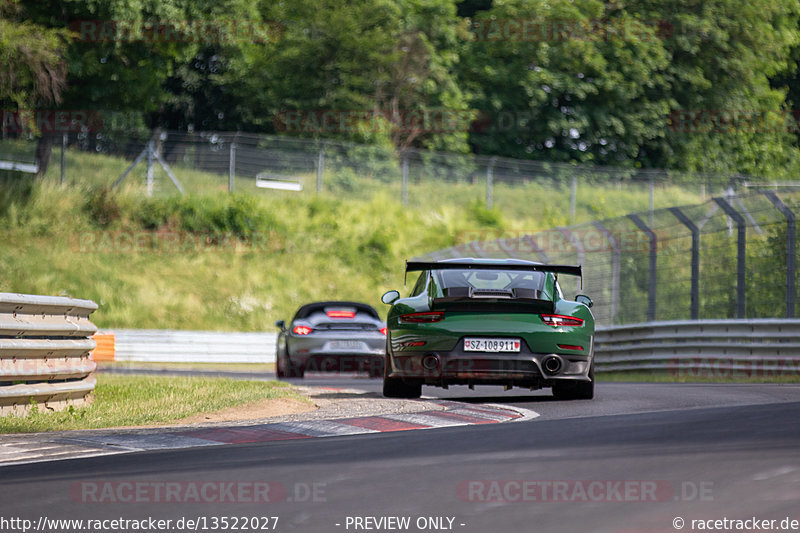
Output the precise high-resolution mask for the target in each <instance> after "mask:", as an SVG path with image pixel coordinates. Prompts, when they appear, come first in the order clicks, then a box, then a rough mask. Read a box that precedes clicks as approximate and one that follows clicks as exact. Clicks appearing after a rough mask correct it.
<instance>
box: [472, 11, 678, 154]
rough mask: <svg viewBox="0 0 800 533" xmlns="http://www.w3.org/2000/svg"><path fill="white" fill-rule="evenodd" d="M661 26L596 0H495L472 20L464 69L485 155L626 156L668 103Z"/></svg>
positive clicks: (655, 131) (660, 129)
mask: <svg viewBox="0 0 800 533" xmlns="http://www.w3.org/2000/svg"><path fill="white" fill-rule="evenodd" d="M658 30H659V29H658V28H657V27H655V26H653V25H649V24H647V23H646V22H644V21H640V20H638V19H637V18H635V17H633V16H631V15H630V14H628V13H626V12H625V11H623V10H621V9H619V8H617V7H615V4H605V3H603V2H599V1H593V0H586V1H582V2H572V1H567V0H556V1H554V2H553V1H544V0H541V1H532V2H529V1H521V0H512V1H508V2H502V3H499V2H498V3H495V5H494V7H493V8H492V9H491V10H489V11H485V12H480V13H479V14H478V15H476V17H475V18H474V19H472V20H471V31H472V35H473V38H472V40H471V41H470V42H468V43H467V44H466V45H465V47H464V51H463V52H462V57H463V58H464V59H463V60H462V67H461V71H460V72H461V77H462V79H463V80H464V82H465V84H466V86H467V87H468V90H469V92H470V94H472V95H473V98H472V100H471V104H472V106H473V107H475V108H477V109H479V110H480V111H479V112H480V115H481V120H479V121H478V122H477V123H476V125H475V128H474V129H473V131H472V132H471V134H470V143H471V144H472V146H473V149H474V150H475V151H476V152H478V153H482V154H492V155H503V156H511V157H518V158H526V159H543V160H550V161H577V162H594V163H598V164H616V165H619V164H623V165H626V164H627V165H632V164H633V162H634V161H635V160H636V158H637V157H639V147H640V146H641V145H642V144H644V143H645V142H648V141H650V140H652V139H658V138H663V137H664V136H665V132H664V129H665V128H664V125H663V123H664V117H665V116H666V115H667V112H668V110H669V103H668V97H667V95H666V94H665V93H666V90H665V80H664V78H663V76H662V74H661V72H662V71H663V69H664V68H665V67H666V65H667V61H668V57H667V54H666V52H665V51H664V49H663V47H662V46H661V41H660V39H659V38H658V35H657V32H658Z"/></svg>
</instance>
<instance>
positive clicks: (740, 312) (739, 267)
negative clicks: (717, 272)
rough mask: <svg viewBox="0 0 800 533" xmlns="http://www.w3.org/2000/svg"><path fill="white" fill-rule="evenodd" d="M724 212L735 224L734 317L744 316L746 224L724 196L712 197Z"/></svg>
mask: <svg viewBox="0 0 800 533" xmlns="http://www.w3.org/2000/svg"><path fill="white" fill-rule="evenodd" d="M714 201H715V202H716V203H717V205H719V206H720V207H721V208H722V210H723V211H725V214H727V215H728V216H729V217H731V218H732V219H733V220H734V221H735V222H736V226H737V232H736V317H737V318H744V317H745V294H746V293H745V283H746V279H745V266H746V265H745V259H746V256H745V253H746V251H747V225H746V223H745V220H744V217H743V216H742V215H740V214H739V212H738V211H737V210H736V209H734V208H733V206H732V205H731V204H729V203H728V202H727V201H726V200H725V199H724V198H714Z"/></svg>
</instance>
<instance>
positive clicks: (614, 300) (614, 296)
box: [592, 221, 620, 324]
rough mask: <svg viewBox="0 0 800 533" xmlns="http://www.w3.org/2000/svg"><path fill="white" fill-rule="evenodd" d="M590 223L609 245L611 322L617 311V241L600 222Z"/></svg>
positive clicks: (613, 320) (618, 250)
mask: <svg viewBox="0 0 800 533" xmlns="http://www.w3.org/2000/svg"><path fill="white" fill-rule="evenodd" d="M592 225H593V226H594V227H595V228H597V229H598V230H599V231H600V233H602V234H603V237H605V239H606V240H607V241H608V243H609V244H610V245H611V323H612V324H613V323H615V322H616V321H617V311H618V309H619V271H620V266H619V262H620V249H619V242H618V241H617V239H615V238H614V236H613V235H612V234H611V232H610V231H608V228H606V227H605V226H604V225H603V224H602V223H601V222H599V221H596V222H593V223H592Z"/></svg>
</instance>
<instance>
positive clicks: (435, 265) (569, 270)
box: [404, 261, 583, 286]
mask: <svg viewBox="0 0 800 533" xmlns="http://www.w3.org/2000/svg"><path fill="white" fill-rule="evenodd" d="M420 270H517V271H523V272H524V271H527V272H553V273H554V274H568V275H570V276H580V278H581V286H583V270H582V269H581V265H577V266H573V265H544V264H538V263H530V264H522V263H507V264H502V263H473V262H458V261H446V262H444V261H443V262H438V261H406V274H408V273H409V272H417V271H420ZM404 278H405V276H404ZM404 282H405V279H404Z"/></svg>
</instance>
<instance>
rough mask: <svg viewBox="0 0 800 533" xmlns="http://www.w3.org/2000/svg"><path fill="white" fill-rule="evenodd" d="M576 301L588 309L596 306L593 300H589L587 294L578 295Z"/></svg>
mask: <svg viewBox="0 0 800 533" xmlns="http://www.w3.org/2000/svg"><path fill="white" fill-rule="evenodd" d="M575 301H576V302H578V303H581V304H583V305H585V306H586V307H591V306H592V305H594V302H593V301H592V299H591V298H589V297H588V296H586V295H585V294H579V295H577V296H576V297H575Z"/></svg>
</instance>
